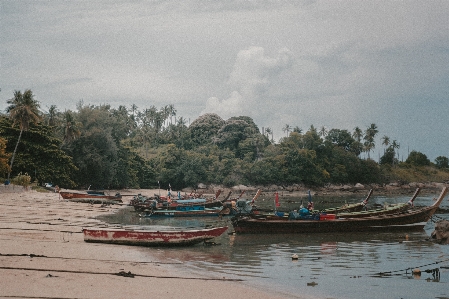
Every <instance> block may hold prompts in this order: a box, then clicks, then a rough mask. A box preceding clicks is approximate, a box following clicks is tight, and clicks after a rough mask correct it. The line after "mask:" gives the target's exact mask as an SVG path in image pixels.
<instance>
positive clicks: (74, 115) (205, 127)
mask: <svg viewBox="0 0 449 299" xmlns="http://www.w3.org/2000/svg"><path fill="white" fill-rule="evenodd" d="M7 103H8V105H9V106H8V108H7V109H6V111H5V113H3V114H0V177H3V180H5V181H6V180H9V179H10V178H12V177H15V176H18V175H19V174H25V173H26V174H28V175H29V176H31V179H32V181H33V182H37V183H39V184H41V183H44V182H51V183H53V184H55V185H59V186H60V187H64V188H87V187H89V186H91V187H92V188H104V189H121V188H153V187H159V186H160V187H161V188H168V186H169V184H170V185H171V186H172V187H173V188H175V189H181V188H184V187H193V188H195V187H196V186H197V185H198V184H199V183H203V184H217V185H224V186H227V187H229V186H233V185H237V184H244V185H265V186H267V185H271V184H276V185H284V186H285V185H292V184H302V185H305V186H324V185H326V184H356V183H362V184H374V183H375V184H384V183H389V182H392V181H395V182H398V181H399V182H402V183H407V182H415V181H448V180H449V160H448V158H447V157H444V156H440V157H438V158H437V159H435V161H433V162H432V161H430V160H429V159H428V158H427V156H426V155H425V154H424V153H420V152H417V151H411V152H410V154H409V156H408V157H407V159H406V161H405V162H401V161H399V160H398V154H397V150H398V149H399V148H400V144H399V142H398V141H396V140H393V141H390V138H389V137H388V136H383V137H382V138H381V140H382V144H381V146H382V147H383V148H384V154H383V155H382V156H381V157H380V159H379V162H376V161H374V160H373V159H371V157H370V154H371V152H372V151H373V149H374V148H375V147H376V146H379V145H377V144H375V140H376V137H377V135H378V133H379V131H378V128H377V125H376V124H370V125H369V127H367V128H366V129H364V130H363V129H361V128H360V127H356V128H354V130H353V131H352V132H351V131H348V130H346V129H338V128H333V129H329V130H328V129H326V128H325V127H321V128H320V129H317V128H316V127H314V126H313V125H311V126H310V128H309V129H307V130H305V131H303V130H302V129H301V128H299V127H292V126H290V125H288V124H287V125H285V126H283V130H284V132H285V133H286V135H285V137H282V138H281V139H280V140H279V142H278V143H276V142H275V141H274V138H273V133H272V129H271V128H265V129H263V130H262V131H261V130H260V129H259V127H258V126H257V124H256V123H254V121H253V120H252V119H251V118H250V117H248V116H235V117H231V118H229V119H226V120H225V119H222V118H221V117H220V116H218V115H217V114H204V115H201V116H200V117H198V118H197V119H195V120H194V121H193V122H192V123H191V124H190V125H187V123H186V120H185V119H184V118H183V117H179V116H177V113H176V109H175V107H174V106H173V105H167V106H165V107H162V108H159V109H158V108H156V107H154V106H151V107H149V108H144V109H139V108H138V107H136V106H135V105H131V106H130V107H126V106H119V107H118V108H112V107H111V106H109V105H101V106H94V105H86V104H84V103H83V102H79V103H78V104H77V107H76V110H75V111H71V110H65V111H59V110H58V108H57V107H56V106H54V105H53V106H51V107H50V108H49V109H48V111H46V112H42V111H41V110H39V109H40V105H39V103H38V102H37V101H35V100H34V95H33V93H32V92H31V91H30V90H26V91H25V92H24V93H23V94H22V93H21V92H20V91H17V92H16V93H15V94H14V97H13V98H12V99H10V100H8V101H7ZM362 154H363V157H362Z"/></svg>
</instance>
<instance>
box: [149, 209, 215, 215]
mask: <svg viewBox="0 0 449 299" xmlns="http://www.w3.org/2000/svg"><path fill="white" fill-rule="evenodd" d="M190 208H191V207H190ZM221 211H222V208H219V209H213V208H212V209H210V208H203V209H188V210H153V211H151V212H149V213H148V214H146V215H145V217H207V216H215V217H216V216H219V215H220V214H221Z"/></svg>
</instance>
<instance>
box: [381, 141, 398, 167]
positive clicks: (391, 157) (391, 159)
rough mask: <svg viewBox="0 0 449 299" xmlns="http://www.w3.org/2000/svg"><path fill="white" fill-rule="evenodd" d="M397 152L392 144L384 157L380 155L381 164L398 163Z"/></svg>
mask: <svg viewBox="0 0 449 299" xmlns="http://www.w3.org/2000/svg"><path fill="white" fill-rule="evenodd" d="M395 156H396V152H395V151H394V148H393V147H392V146H389V147H388V148H387V149H386V150H385V153H384V154H383V156H382V157H380V160H379V164H381V165H386V164H389V165H394V164H398V161H397V159H396V158H395Z"/></svg>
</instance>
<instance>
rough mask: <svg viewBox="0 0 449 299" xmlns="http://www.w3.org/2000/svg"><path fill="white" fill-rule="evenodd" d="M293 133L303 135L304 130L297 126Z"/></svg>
mask: <svg viewBox="0 0 449 299" xmlns="http://www.w3.org/2000/svg"><path fill="white" fill-rule="evenodd" d="M293 132H296V133H298V134H302V129H301V128H300V127H298V126H296V127H294V128H293Z"/></svg>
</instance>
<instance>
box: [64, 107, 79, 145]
mask: <svg viewBox="0 0 449 299" xmlns="http://www.w3.org/2000/svg"><path fill="white" fill-rule="evenodd" d="M63 119H64V124H63V127H62V129H63V131H64V132H63V134H64V139H63V141H64V142H67V143H69V142H71V141H72V140H75V139H76V138H77V137H79V136H80V135H81V131H80V129H79V124H78V123H77V122H76V120H75V119H74V118H73V115H72V113H71V112H70V111H66V112H64V114H63Z"/></svg>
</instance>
